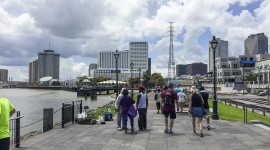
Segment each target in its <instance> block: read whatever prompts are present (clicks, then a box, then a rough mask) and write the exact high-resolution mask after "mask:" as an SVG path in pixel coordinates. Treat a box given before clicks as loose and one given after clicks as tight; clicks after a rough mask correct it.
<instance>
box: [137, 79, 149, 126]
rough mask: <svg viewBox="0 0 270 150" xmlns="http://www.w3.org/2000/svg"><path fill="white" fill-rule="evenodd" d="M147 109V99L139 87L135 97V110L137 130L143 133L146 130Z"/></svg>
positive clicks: (142, 89)
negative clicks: (137, 115)
mask: <svg viewBox="0 0 270 150" xmlns="http://www.w3.org/2000/svg"><path fill="white" fill-rule="evenodd" d="M147 107H148V97H147V94H146V93H145V89H144V86H143V85H142V84H141V85H139V94H138V95H137V103H136V109H137V110H138V113H139V118H138V126H139V130H140V131H143V130H146V129H147V119H146V116H147V115H146V114H147Z"/></svg>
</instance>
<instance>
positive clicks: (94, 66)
mask: <svg viewBox="0 0 270 150" xmlns="http://www.w3.org/2000/svg"><path fill="white" fill-rule="evenodd" d="M97 66H98V65H97V64H95V63H92V64H90V65H89V69H88V76H89V77H92V76H93V75H91V70H93V69H97Z"/></svg>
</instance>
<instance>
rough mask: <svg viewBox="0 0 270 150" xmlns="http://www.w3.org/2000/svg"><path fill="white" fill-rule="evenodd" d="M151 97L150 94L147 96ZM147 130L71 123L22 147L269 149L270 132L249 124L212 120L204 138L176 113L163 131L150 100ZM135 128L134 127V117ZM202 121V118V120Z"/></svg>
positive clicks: (66, 149)
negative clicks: (130, 131) (126, 131)
mask: <svg viewBox="0 0 270 150" xmlns="http://www.w3.org/2000/svg"><path fill="white" fill-rule="evenodd" d="M150 97H151V95H150ZM150 102H151V104H150V108H152V110H149V111H148V114H147V117H148V118H147V119H148V120H147V130H146V131H137V132H136V133H134V134H124V131H118V130H117V125H116V120H114V121H109V122H106V124H105V125H100V124H96V125H78V124H75V125H70V126H68V127H66V128H64V129H54V130H51V131H49V132H46V133H43V134H40V135H37V136H34V137H32V138H29V139H27V140H24V141H22V143H21V148H20V149H22V150H144V149H146V150H178V149H183V150H195V149H198V150H204V149H207V150H228V149H232V150H234V149H235V150H236V149H237V150H238V149H242V150H251V149H265V150H266V149H268V150H270V131H268V130H265V129H262V128H260V127H258V126H255V125H251V124H243V123H242V122H230V121H223V120H217V121H216V120H213V121H212V123H211V125H212V126H211V127H212V128H211V130H210V131H208V130H205V129H204V135H205V136H204V137H203V138H201V137H200V136H199V135H195V134H193V132H192V126H191V119H190V117H189V116H188V115H187V114H186V113H177V118H176V120H175V124H174V127H173V129H174V132H175V133H174V134H164V133H163V130H164V123H163V121H164V117H163V115H162V114H157V113H156V110H153V109H154V102H153V100H150ZM135 120H136V127H137V118H136V119H135ZM204 123H205V120H204Z"/></svg>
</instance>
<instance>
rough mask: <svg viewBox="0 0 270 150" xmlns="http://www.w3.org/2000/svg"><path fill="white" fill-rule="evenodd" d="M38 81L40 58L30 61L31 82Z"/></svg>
mask: <svg viewBox="0 0 270 150" xmlns="http://www.w3.org/2000/svg"><path fill="white" fill-rule="evenodd" d="M38 81H39V78H38V60H37V59H36V60H34V61H32V62H30V63H29V83H30V84H36V83H37V82H38Z"/></svg>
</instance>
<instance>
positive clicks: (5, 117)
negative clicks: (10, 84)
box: [0, 97, 15, 150]
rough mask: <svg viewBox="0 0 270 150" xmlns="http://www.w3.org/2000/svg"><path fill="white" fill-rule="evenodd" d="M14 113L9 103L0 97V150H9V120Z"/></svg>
mask: <svg viewBox="0 0 270 150" xmlns="http://www.w3.org/2000/svg"><path fill="white" fill-rule="evenodd" d="M14 113H15V108H14V106H13V105H12V104H11V103H10V101H9V100H8V99H6V98H3V97H0V150H9V143H10V132H9V119H10V117H11V116H12V115H13V114H14Z"/></svg>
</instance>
